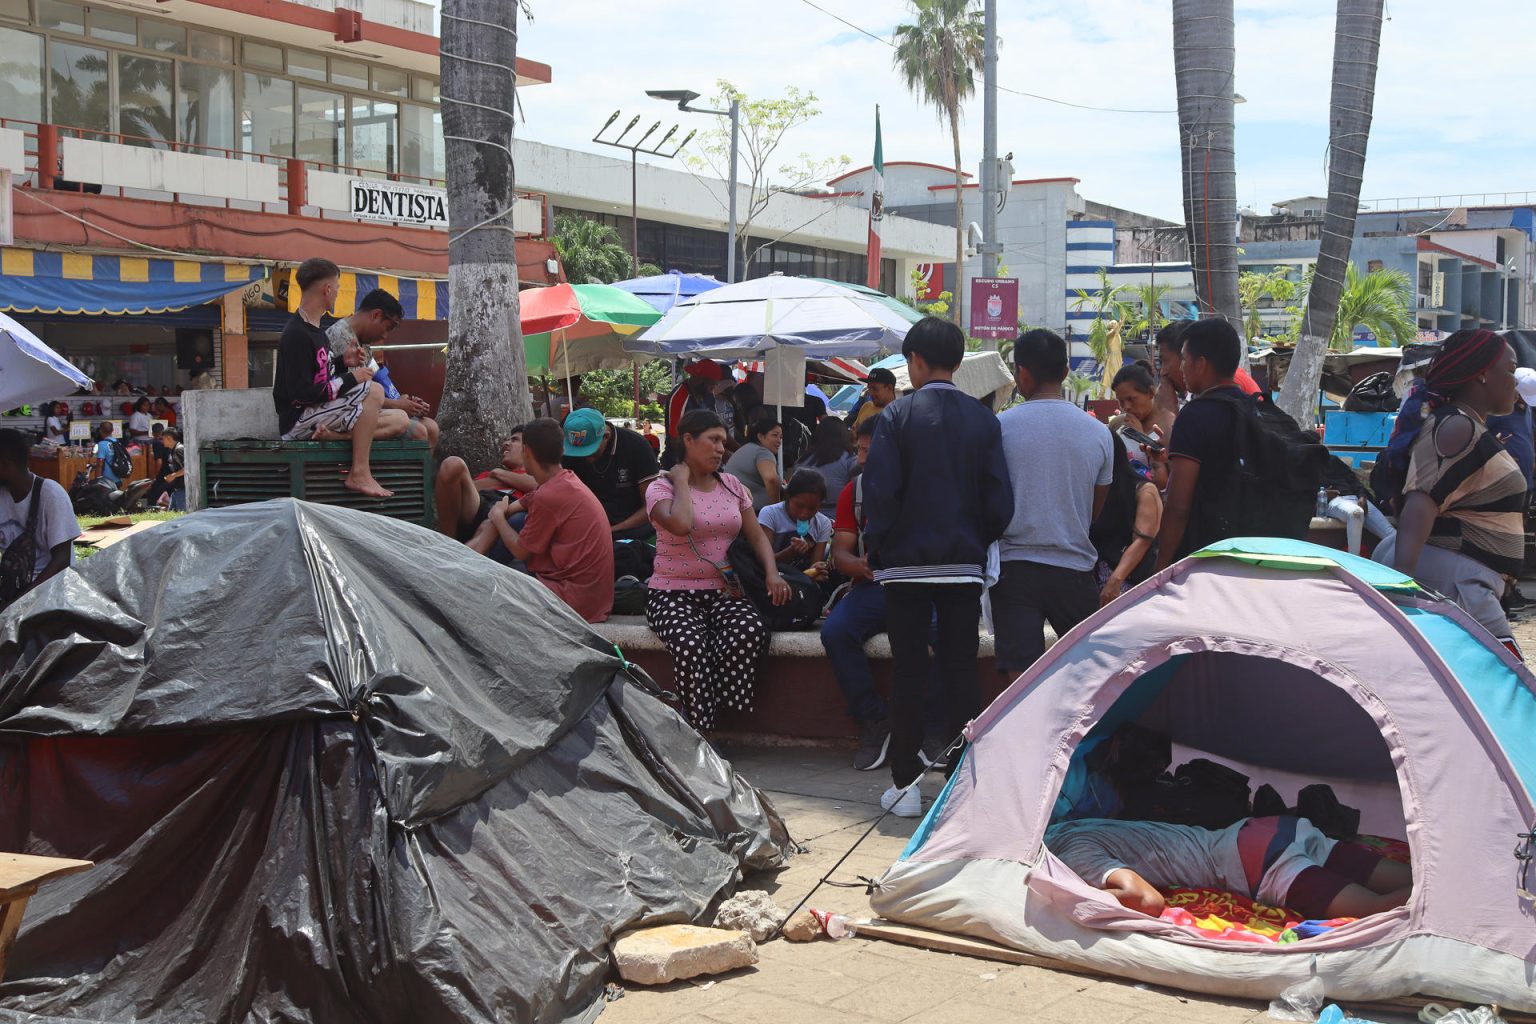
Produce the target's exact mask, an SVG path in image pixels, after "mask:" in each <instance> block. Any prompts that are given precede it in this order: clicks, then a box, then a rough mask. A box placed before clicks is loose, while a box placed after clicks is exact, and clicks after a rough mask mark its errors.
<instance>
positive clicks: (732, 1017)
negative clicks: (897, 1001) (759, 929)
mask: <svg viewBox="0 0 1536 1024" xmlns="http://www.w3.org/2000/svg"><path fill="white" fill-rule="evenodd" d="M621 1002H622V1000H621ZM615 1005H617V1004H615ZM708 1017H709V1018H710V1019H711V1020H714V1021H719V1022H721V1024H801V1022H802V1021H815V1022H816V1024H866V1022H874V1021H882V1022H883V1021H888V1020H889V1019H890V1018H882V1017H878V1016H873V1015H865V1014H861V1013H858V1012H857V1011H852V1010H850V1011H838V1012H834V1011H832V1010H830V1009H828V1008H826V1007H824V1006H820V1007H819V1006H817V1005H815V1004H813V1003H810V1002H802V1001H800V1000H797V999H786V998H785V997H784V996H781V995H774V994H773V993H771V992H743V993H741V994H739V995H737V996H735V997H733V998H731V999H727V1000H726V1001H724V1002H722V1003H719V1004H717V1005H715V1006H713V1007H711V1008H710V1010H709V1013H708ZM605 1024H606V1022H605Z"/></svg>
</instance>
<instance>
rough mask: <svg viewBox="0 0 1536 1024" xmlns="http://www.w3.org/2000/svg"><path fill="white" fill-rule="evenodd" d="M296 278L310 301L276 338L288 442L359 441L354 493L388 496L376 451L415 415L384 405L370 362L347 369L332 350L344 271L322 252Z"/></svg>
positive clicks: (277, 386)
mask: <svg viewBox="0 0 1536 1024" xmlns="http://www.w3.org/2000/svg"><path fill="white" fill-rule="evenodd" d="M295 280H296V282H297V283H298V286H299V288H300V290H301V291H302V292H303V298H302V299H301V300H300V303H299V309H298V312H296V313H294V315H293V316H292V317H291V318H290V319H289V320H288V326H287V327H285V328H283V334H282V337H281V338H280V339H279V340H278V343H277V370H276V373H275V379H274V381H273V385H272V403H273V404H274V405H275V406H276V407H277V425H278V429H279V430H281V431H282V435H283V440H285V441H310V440H314V441H338V440H345V439H346V438H348V437H350V438H351V439H352V471H351V472H350V473H348V474H347V478H346V481H345V482H346V486H347V489H348V490H352V491H357V492H358V493H359V494H363V495H366V496H367V497H370V498H388V497H390V496H392V495H393V494H394V492H393V491H390V490H387V489H385V488H384V487H383V486H382V485H380V483H379V482H378V481H377V480H375V479H374V478H373V469H372V467H371V466H369V464H368V455H369V449H370V448H371V447H372V445H373V442H374V440H375V439H376V438H386V437H399V436H400V435H401V434H403V433H405V432H406V430H407V429H408V428H409V427H410V418H409V417H408V416H407V415H406V414H405V413H404V412H402V411H401V410H399V409H385V408H383V403H384V392H383V390H382V389H381V388H379V387H378V385H376V384H374V383H373V371H371V370H369V369H368V368H366V367H358V368H357V369H354V370H348V369H346V368H345V367H344V366H342V364H341V361H340V360H339V359H337V358H335V356H334V355H333V354H332V352H331V345H330V341H329V339H327V338H326V335H325V329H324V327H323V326H322V323H321V320H322V318H323V317H324V316H325V314H326V313H327V312H328V311H329V310H330V308H331V306H332V305H333V304H334V303H335V301H336V292H337V291H338V290H339V289H340V286H341V271H340V269H339V268H337V266H336V264H334V263H332V262H331V261H330V260H327V259H320V258H318V257H315V258H311V259H307V260H305V261H304V262H303V263H301V264H300V265H299V269H298V272H297V273H296V274H295Z"/></svg>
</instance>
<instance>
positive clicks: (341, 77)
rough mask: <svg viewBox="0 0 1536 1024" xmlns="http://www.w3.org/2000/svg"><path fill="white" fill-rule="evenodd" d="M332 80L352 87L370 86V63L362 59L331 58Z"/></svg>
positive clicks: (363, 87)
mask: <svg viewBox="0 0 1536 1024" xmlns="http://www.w3.org/2000/svg"><path fill="white" fill-rule="evenodd" d="M331 81H332V83H334V84H336V85H344V86H347V87H348V88H350V89H366V88H368V65H367V64H364V63H362V62H361V61H355V60H342V59H341V58H340V57H332V58H331Z"/></svg>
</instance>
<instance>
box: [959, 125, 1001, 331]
mask: <svg viewBox="0 0 1536 1024" xmlns="http://www.w3.org/2000/svg"><path fill="white" fill-rule="evenodd" d="M949 137H950V140H951V141H952V142H954V144H955V285H954V295H955V300H954V301H953V302H951V303H950V304H949V312H950V318H951V319H952V320H954V322H955V323H957V324H959V325H960V329H961V330H962V331H963V330H965V313H964V309H965V172H964V171H963V170H961V167H960V103H959V101H958V100H956V101H955V102H954V103H951V104H950V105H949ZM987 241H989V242H990V241H991V239H990V238H989V239H987Z"/></svg>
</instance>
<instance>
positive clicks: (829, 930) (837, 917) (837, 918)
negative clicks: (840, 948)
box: [811, 908, 858, 939]
mask: <svg viewBox="0 0 1536 1024" xmlns="http://www.w3.org/2000/svg"><path fill="white" fill-rule="evenodd" d="M811 914H812V915H813V916H814V917H815V918H816V923H817V924H820V925H821V930H822V931H823V932H825V933H826V936H827V938H829V939H846V938H848V937H849V936H850V935H856V934H858V928H857V927H855V925H854V923H853V922H852V921H850V920H849V919H848V918H847V917H845V916H844V915H842V914H829V913H827V912H826V911H825V910H816V909H814V908H813V909H812V910H811Z"/></svg>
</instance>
